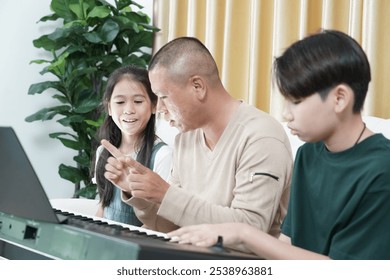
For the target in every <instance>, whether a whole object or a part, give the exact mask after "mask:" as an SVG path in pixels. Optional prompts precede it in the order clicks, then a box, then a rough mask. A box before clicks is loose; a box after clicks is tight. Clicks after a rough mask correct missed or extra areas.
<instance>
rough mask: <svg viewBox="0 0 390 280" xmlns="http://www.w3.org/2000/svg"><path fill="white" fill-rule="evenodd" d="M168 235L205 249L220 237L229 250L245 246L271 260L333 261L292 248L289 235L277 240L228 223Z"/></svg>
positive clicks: (198, 226)
mask: <svg viewBox="0 0 390 280" xmlns="http://www.w3.org/2000/svg"><path fill="white" fill-rule="evenodd" d="M168 236H170V237H172V240H173V241H176V242H179V243H181V244H194V245H196V246H202V247H209V246H213V245H214V244H216V243H217V240H218V236H222V239H223V245H224V246H226V247H237V246H243V247H244V248H246V249H247V250H249V251H251V252H252V253H254V254H256V255H258V256H260V257H262V258H264V259H271V260H277V259H280V260H289V259H291V260H292V259H296V260H308V259H318V260H320V259H322V260H328V259H330V258H329V257H328V256H325V255H321V254H317V253H314V252H311V251H308V250H305V249H302V248H299V247H296V246H293V245H291V242H290V238H289V237H287V236H285V235H281V236H280V237H279V239H277V238H275V237H273V236H271V235H269V234H267V233H265V232H263V231H260V230H258V229H256V228H254V227H252V226H250V225H248V224H237V223H225V224H203V225H195V226H187V227H182V228H180V229H178V230H175V231H172V232H170V233H168Z"/></svg>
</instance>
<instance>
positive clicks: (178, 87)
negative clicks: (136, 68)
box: [149, 67, 198, 132]
mask: <svg viewBox="0 0 390 280" xmlns="http://www.w3.org/2000/svg"><path fill="white" fill-rule="evenodd" d="M149 79H150V83H151V86H152V90H153V92H154V93H155V94H156V95H157V97H158V102H157V112H159V113H160V114H163V115H164V119H165V120H166V121H167V122H169V125H171V126H173V127H176V128H177V129H178V130H179V131H181V132H185V131H189V130H193V129H196V128H198V127H197V125H196V116H197V114H196V111H195V108H194V107H196V106H194V99H193V98H194V96H193V94H191V84H190V81H173V80H172V79H170V78H169V75H168V73H167V71H166V69H164V68H161V67H157V68H155V69H153V70H152V71H149Z"/></svg>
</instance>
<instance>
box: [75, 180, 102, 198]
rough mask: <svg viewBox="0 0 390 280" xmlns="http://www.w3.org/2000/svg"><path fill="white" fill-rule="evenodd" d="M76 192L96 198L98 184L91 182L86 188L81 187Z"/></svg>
mask: <svg viewBox="0 0 390 280" xmlns="http://www.w3.org/2000/svg"><path fill="white" fill-rule="evenodd" d="M75 194H76V195H79V196H82V197H86V198H90V199H94V198H95V197H96V195H97V192H96V185H94V184H90V185H88V186H86V187H84V188H81V189H79V190H78V191H76V193H75Z"/></svg>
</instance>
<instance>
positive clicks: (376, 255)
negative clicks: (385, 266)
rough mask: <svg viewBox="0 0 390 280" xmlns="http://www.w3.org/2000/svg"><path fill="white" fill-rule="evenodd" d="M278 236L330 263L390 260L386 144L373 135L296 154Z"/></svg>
mask: <svg viewBox="0 0 390 280" xmlns="http://www.w3.org/2000/svg"><path fill="white" fill-rule="evenodd" d="M282 232H283V234H285V235H287V236H289V237H290V238H291V243H292V244H293V245H295V246H298V247H301V248H304V249H307V250H310V251H314V252H317V253H320V254H324V255H327V256H329V257H330V258H332V259H390V140H388V139H386V138H385V137H384V136H383V135H382V134H375V135H373V136H371V137H369V138H367V139H365V140H364V141H362V142H361V143H359V144H357V145H355V146H354V147H352V148H350V149H348V150H345V151H342V152H338V153H331V152H329V151H328V150H327V149H326V147H325V145H324V143H323V142H318V143H306V144H304V145H303V146H301V147H300V148H299V150H298V152H297V156H296V160H295V166H294V173H293V180H292V183H291V196H290V204H289V208H288V213H287V216H286V218H285V220H284V223H283V225H282Z"/></svg>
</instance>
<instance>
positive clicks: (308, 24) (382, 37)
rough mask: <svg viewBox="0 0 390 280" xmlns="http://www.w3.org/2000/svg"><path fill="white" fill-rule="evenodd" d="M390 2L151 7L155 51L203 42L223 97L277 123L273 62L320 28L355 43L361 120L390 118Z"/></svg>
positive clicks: (211, 0)
mask: <svg viewBox="0 0 390 280" xmlns="http://www.w3.org/2000/svg"><path fill="white" fill-rule="evenodd" d="M389 14H390V1H388V0H154V16H153V24H154V25H155V26H157V27H158V28H160V29H161V31H160V32H158V33H157V34H156V35H155V42H154V47H153V51H154V52H156V51H157V50H158V49H159V48H160V47H161V46H162V45H163V44H165V43H166V42H168V41H170V40H172V39H174V38H177V37H180V36H194V37H197V38H198V39H200V40H201V41H202V42H203V43H204V44H205V45H206V46H207V47H208V48H209V50H210V52H211V53H212V54H213V56H214V58H215V60H216V62H217V65H218V67H219V70H220V76H221V79H222V82H223V83H224V85H225V87H226V89H227V90H228V92H229V93H230V94H231V95H232V96H234V97H235V98H238V99H243V100H245V101H247V102H248V103H250V104H253V105H254V106H256V107H258V108H259V109H261V110H263V111H266V112H269V113H270V114H271V115H273V116H274V117H276V118H277V119H279V120H282V111H283V103H284V100H283V98H282V96H281V95H280V94H279V93H278V91H277V88H276V87H275V86H273V82H272V73H271V72H272V62H273V59H274V57H275V56H279V55H280V54H281V53H282V52H283V51H284V49H285V48H287V47H288V46H289V45H290V44H291V43H293V42H294V41H296V40H298V39H301V38H303V37H305V36H306V35H308V34H310V33H313V32H316V31H317V30H319V29H320V28H326V29H338V30H340V31H343V32H346V33H348V34H350V35H351V36H352V37H354V38H355V39H356V40H357V41H358V42H359V43H360V44H361V45H362V47H363V49H364V50H365V51H366V53H367V55H368V58H369V61H370V63H371V70H372V82H371V84H370V88H369V93H368V96H367V102H366V105H365V108H364V114H365V115H372V116H377V117H382V118H390V95H389V94H388V93H387V89H388V88H389V87H390V79H389V78H388V77H390V76H389V75H390V66H389V65H390V54H389V52H388V51H387V49H386V47H387V46H389V45H390V33H389V32H388V31H386V27H387V26H390V17H389V16H388V15H389Z"/></svg>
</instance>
